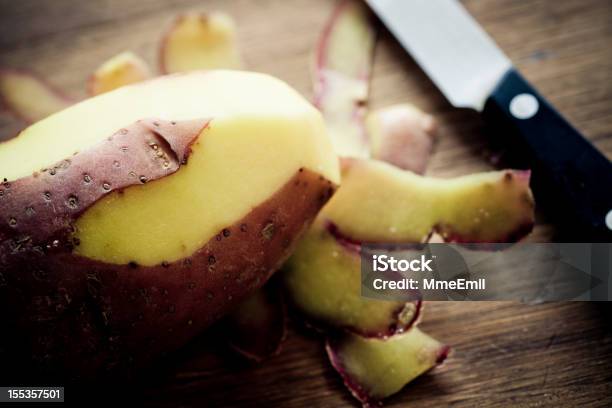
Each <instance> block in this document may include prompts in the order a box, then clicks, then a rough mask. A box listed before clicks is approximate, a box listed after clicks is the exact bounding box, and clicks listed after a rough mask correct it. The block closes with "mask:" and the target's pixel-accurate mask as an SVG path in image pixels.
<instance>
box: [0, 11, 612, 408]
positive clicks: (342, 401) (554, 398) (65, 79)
mask: <svg viewBox="0 0 612 408" xmlns="http://www.w3.org/2000/svg"><path fill="white" fill-rule="evenodd" d="M334 4H335V1H332V0H258V1H248V0H235V1H234V0H232V1H221V0H218V1H203V0H200V1H193V0H148V1H124V0H105V1H103V0H90V1H79V0H53V1H42V0H38V1H36V0H21V1H14V0H0V65H1V66H8V67H14V68H28V69H31V70H34V71H35V72H37V73H39V74H40V75H41V76H43V77H45V78H47V79H48V80H49V81H50V82H51V83H53V84H54V85H55V86H57V87H59V88H61V89H65V90H66V91H67V92H68V93H69V94H71V95H73V96H75V97H85V83H86V79H87V76H88V75H89V73H90V72H92V71H93V69H94V68H95V67H96V66H97V65H98V64H99V63H101V62H102V61H104V60H105V59H107V58H109V57H111V56H113V55H115V54H117V53H118V52H120V51H123V50H126V49H129V50H133V51H135V52H137V53H139V54H140V55H142V56H143V57H144V58H145V59H146V60H148V61H149V62H150V63H152V64H156V60H157V50H158V46H159V39H160V37H161V35H162V31H163V29H164V28H165V27H167V26H168V24H169V22H170V21H171V19H172V18H173V16H174V15H176V14H178V13H181V12H183V11H187V10H225V11H227V12H229V13H230V14H231V15H232V16H233V17H234V18H235V19H236V21H237V24H238V30H239V39H240V45H241V48H242V50H243V54H244V59H245V61H246V63H247V65H248V67H249V68H250V69H252V70H256V71H262V72H267V73H270V74H273V75H276V76H278V77H280V78H282V79H284V80H285V81H287V82H289V83H290V84H291V85H293V86H294V87H295V88H296V89H298V90H299V91H300V92H302V93H303V94H305V95H307V96H309V95H311V87H310V79H309V78H310V77H309V67H310V55H311V52H312V48H313V44H314V43H315V41H316V38H317V36H318V33H319V32H320V29H321V27H322V25H323V23H324V21H325V20H326V18H327V16H328V15H329V13H330V11H331V9H332V8H333V6H334ZM464 4H465V5H466V7H467V8H468V10H469V11H470V12H471V13H472V14H473V15H474V16H475V17H476V19H477V20H478V21H479V22H480V23H481V24H482V25H483V26H484V28H485V29H486V30H487V31H488V32H489V33H490V34H491V35H492V36H493V37H494V39H495V40H496V41H497V42H498V44H499V45H500V46H501V48H502V49H503V50H504V51H505V52H506V53H507V54H508V55H509V57H510V58H511V59H512V60H513V62H514V63H515V64H516V66H517V67H518V68H519V70H520V71H521V72H522V73H523V74H524V75H525V76H526V78H527V79H528V80H529V81H531V82H532V83H533V84H535V85H536V87H537V88H538V89H539V90H540V91H541V93H542V94H543V95H544V96H545V97H547V98H548V99H549V100H550V101H551V102H552V103H553V104H554V105H555V106H556V107H557V108H558V109H559V110H560V111H561V112H562V113H563V114H564V115H565V116H566V117H567V118H568V119H569V120H570V121H571V122H572V123H573V124H574V125H575V126H576V127H577V128H578V129H579V130H580V131H581V132H583V133H584V134H585V135H586V136H587V137H588V138H589V139H590V140H591V141H592V142H593V143H594V144H595V145H596V146H597V147H599V148H600V149H601V150H603V151H604V152H605V153H606V154H607V155H608V157H611V156H612V48H611V47H610V44H612V3H611V2H610V1H608V0H557V1H556V0H523V1H519V0H516V1H512V0H466V1H464ZM406 101H409V102H412V103H415V104H416V105H418V106H420V107H421V108H423V109H424V110H426V111H429V112H431V113H433V114H434V115H435V116H436V118H437V119H438V120H439V122H440V125H441V132H440V140H439V143H438V145H437V148H436V153H435V155H434V157H433V160H432V162H431V165H430V168H429V171H428V173H429V174H431V175H435V176H443V177H447V176H455V175H459V174H467V173H470V172H475V171H481V170H486V169H491V168H494V167H495V166H494V164H493V163H492V162H491V160H490V157H491V156H492V155H494V154H493V153H495V152H493V151H492V150H493V148H492V147H491V146H492V143H491V141H492V140H494V139H495V136H496V135H495V134H488V132H487V131H486V129H485V128H484V126H483V124H482V122H481V121H480V118H479V117H478V116H477V115H476V114H475V113H474V112H470V111H467V110H457V109H453V108H452V107H451V106H450V105H449V104H448V103H447V102H446V101H445V99H444V98H443V96H442V95H441V94H440V93H439V91H438V90H437V89H436V88H435V87H434V86H433V85H432V83H431V82H430V81H429V79H428V78H427V77H426V76H425V75H424V74H423V72H422V71H421V70H420V69H419V68H418V67H417V66H416V65H415V63H414V62H413V61H412V60H411V58H410V57H408V56H407V55H406V54H405V53H404V51H403V50H402V49H401V48H400V47H399V45H398V44H397V43H396V42H395V41H394V40H393V38H392V37H391V36H390V35H389V34H388V33H387V32H386V31H385V30H384V29H383V30H382V31H381V35H380V38H379V42H378V46H377V51H376V58H375V68H374V75H373V79H372V92H371V104H370V105H371V106H372V107H374V108H376V107H382V106H385V105H389V104H392V103H398V102H406ZM22 126H23V125H22V124H21V123H19V122H18V121H16V120H15V119H14V118H12V117H11V116H10V115H9V114H7V113H0V139H2V138H8V137H10V136H12V135H14V134H15V133H16V132H17V131H18V130H19V129H20V128H21V127H22ZM610 187H612V186H602V188H610ZM553 231H554V228H553V227H552V226H551V225H550V224H549V220H548V218H547V217H546V214H545V213H543V212H540V213H539V214H538V227H537V228H536V230H535V232H534V233H533V234H532V235H531V237H530V238H529V239H531V240H535V241H542V240H548V239H550V237H551V236H552V234H553ZM609 309H610V307H609V306H606V305H602V304H599V305H598V304H589V303H579V302H574V303H557V304H545V305H537V306H533V305H523V304H519V303H508V302H480V303H458V302H437V303H434V302H430V303H429V304H428V305H427V309H426V314H425V318H424V321H423V323H422V327H423V328H424V329H425V330H426V331H427V332H429V333H431V334H432V335H434V336H435V337H437V338H438V339H441V340H443V341H445V342H447V343H448V344H450V345H452V346H453V348H454V352H453V354H452V355H451V357H450V358H449V359H448V360H447V362H446V363H445V364H444V365H443V366H442V367H439V368H437V369H436V370H434V371H433V372H431V373H429V374H427V375H425V376H423V377H421V378H419V379H418V380H417V381H415V382H414V383H412V384H410V385H409V386H408V387H406V389H405V390H403V391H402V392H401V393H399V394H398V395H396V396H395V397H393V398H391V399H390V400H389V401H388V406H412V407H440V406H449V405H452V406H461V407H463V406H465V407H473V406H479V407H488V406H524V407H559V406H564V407H565V406H568V407H573V406H580V407H582V406H596V407H610V406H612V330H611V326H610V325H609V324H608V323H607V320H608V319H609ZM299 320H300V319H299V317H295V316H294V317H293V321H292V323H291V327H290V331H289V335H288V339H287V341H286V343H285V346H284V349H283V351H282V352H281V354H280V355H278V356H276V357H274V358H272V359H270V360H269V361H267V362H265V363H264V364H262V365H259V366H249V365H246V364H244V363H242V362H240V361H238V360H236V359H233V358H229V357H227V356H226V354H225V352H222V351H221V350H220V347H221V346H220V345H218V344H212V345H211V344H210V343H211V341H210V337H211V336H208V337H207V336H206V334H205V335H204V336H202V338H201V339H198V340H196V341H194V342H193V343H192V344H191V345H190V346H189V347H187V348H186V349H185V350H183V351H182V352H181V354H180V358H177V360H176V363H175V364H173V367H172V368H171V370H170V372H169V373H168V375H167V376H165V377H164V380H163V381H159V382H156V383H154V384H151V385H149V386H148V387H145V389H144V390H143V392H142V393H141V394H139V398H141V400H140V402H141V403H144V404H146V405H148V406H168V407H169V406H198V407H201V406H244V407H253V406H265V407H271V406H283V407H338V406H356V405H357V404H356V403H355V402H354V401H353V400H352V398H351V397H350V395H349V394H348V392H346V391H345V390H344V389H343V386H342V384H341V381H340V380H339V378H338V377H337V375H336V374H335V373H334V372H333V370H332V369H331V367H330V365H329V364H328V362H327V360H326V357H325V355H324V351H323V347H322V339H321V338H319V337H318V336H316V335H314V334H312V333H309V332H308V331H306V330H304V329H302V328H301V327H302V326H301V324H300V323H299ZM213 343H215V342H214V341H213ZM111 396H112V393H111Z"/></svg>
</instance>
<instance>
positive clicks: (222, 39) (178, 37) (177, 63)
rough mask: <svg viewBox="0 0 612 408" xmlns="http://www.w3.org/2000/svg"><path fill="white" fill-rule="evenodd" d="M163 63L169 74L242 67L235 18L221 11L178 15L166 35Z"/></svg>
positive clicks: (163, 41) (164, 38) (161, 62)
mask: <svg viewBox="0 0 612 408" xmlns="http://www.w3.org/2000/svg"><path fill="white" fill-rule="evenodd" d="M159 65H160V70H161V72H162V73H165V74H166V73H175V72H185V71H193V70H199V69H240V68H242V65H243V64H242V58H241V56H240V52H239V50H238V46H237V44H236V28H235V24H234V21H233V19H232V18H231V17H230V16H229V15H227V14H225V13H220V12H215V13H207V14H204V13H201V14H200V13H189V14H185V15H181V16H178V17H177V18H176V19H175V20H174V22H173V23H172V25H171V27H170V28H169V29H168V31H167V32H166V33H165V34H164V36H163V37H162V41H161V46H160V51H159Z"/></svg>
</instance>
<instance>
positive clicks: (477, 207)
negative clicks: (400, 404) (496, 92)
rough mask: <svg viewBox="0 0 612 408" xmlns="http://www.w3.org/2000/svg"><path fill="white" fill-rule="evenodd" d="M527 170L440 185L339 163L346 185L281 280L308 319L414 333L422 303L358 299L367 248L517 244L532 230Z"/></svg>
mask: <svg viewBox="0 0 612 408" xmlns="http://www.w3.org/2000/svg"><path fill="white" fill-rule="evenodd" d="M529 178H530V175H529V172H526V171H518V170H503V171H496V172H487V173H479V174H472V175H467V176H462V177H456V178H453V179H438V178H432V177H425V176H420V175H417V174H414V173H412V172H410V171H405V170H401V169H399V168H397V167H395V166H392V165H390V164H387V163H384V162H380V161H377V160H368V159H342V185H341V186H340V188H339V189H338V191H337V193H336V194H335V195H334V197H333V198H332V199H331V200H330V201H329V203H328V204H327V205H326V206H325V207H324V208H323V210H322V211H321V212H320V213H319V215H318V216H317V218H316V220H315V221H314V223H313V225H312V227H311V228H310V229H309V230H308V232H307V233H306V234H305V236H304V238H303V239H302V240H300V243H299V245H298V246H297V248H296V250H295V252H294V253H293V254H292V255H291V258H290V259H289V261H288V262H287V264H286V265H285V267H284V268H283V269H284V273H283V275H282V277H283V281H284V283H285V286H286V288H287V290H288V293H289V295H290V298H291V300H292V302H293V304H294V305H295V306H297V308H298V309H300V310H301V311H302V312H303V313H304V314H305V315H306V316H307V317H308V318H309V319H310V320H314V322H315V323H316V324H319V325H321V326H326V327H339V328H343V329H347V330H348V331H351V332H354V333H357V334H360V335H362V336H367V337H387V336H392V335H394V334H396V333H399V332H402V331H406V330H408V329H410V328H411V327H412V326H413V325H414V323H415V322H416V320H417V318H418V317H419V310H420V309H419V304H418V302H416V303H405V302H403V301H383V300H374V299H366V298H363V297H362V296H361V284H362V282H361V269H360V265H361V260H360V255H359V252H360V249H361V244H362V243H404V244H405V243H417V242H426V241H428V239H429V238H430V236H431V234H432V233H436V234H438V235H440V236H441V237H442V239H443V240H444V241H446V242H482V243H488V242H514V241H517V240H518V239H520V238H522V237H523V236H525V235H526V234H527V233H529V232H530V231H531V228H532V226H533V222H534V203H533V197H532V194H531V190H530V189H529Z"/></svg>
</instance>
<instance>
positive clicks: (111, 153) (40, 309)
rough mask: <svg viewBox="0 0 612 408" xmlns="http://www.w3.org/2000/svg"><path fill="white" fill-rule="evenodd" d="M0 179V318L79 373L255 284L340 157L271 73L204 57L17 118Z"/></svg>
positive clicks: (110, 366)
mask: <svg viewBox="0 0 612 408" xmlns="http://www.w3.org/2000/svg"><path fill="white" fill-rule="evenodd" d="M2 178H3V179H4V183H3V185H2V187H0V220H2V223H1V224H0V271H1V275H0V302H1V303H2V304H0V306H1V307H0V310H2V312H0V313H2V318H3V321H4V322H6V324H7V327H10V328H11V330H9V331H7V332H8V333H12V334H15V339H18V343H20V345H21V346H22V348H24V350H23V351H25V353H26V354H27V355H30V356H32V358H33V359H34V360H36V361H37V362H38V363H40V364H39V365H44V366H45V367H47V366H49V367H55V366H58V365H59V366H61V368H62V369H64V370H66V371H67V372H68V373H69V374H70V375H72V376H88V375H90V374H94V373H98V374H99V373H100V372H106V371H108V370H111V371H113V370H115V369H117V370H119V369H127V370H128V371H131V370H132V369H133V368H138V367H140V366H142V365H145V364H148V363H149V362H150V361H151V360H152V359H153V358H154V357H155V356H157V355H159V354H160V353H162V352H167V351H171V350H173V349H175V348H177V347H179V346H181V345H182V344H184V343H185V342H186V341H187V340H189V339H190V338H191V337H193V336H194V335H195V334H197V333H199V332H201V331H202V329H203V328H205V327H206V326H208V325H209V324H210V323H212V322H213V321H214V320H216V319H218V318H219V317H220V316H221V315H223V314H224V313H225V312H226V311H228V310H230V309H231V308H232V307H233V306H235V305H236V304H237V303H238V302H239V301H240V300H241V299H242V298H244V297H245V296H246V295H247V294H248V293H250V292H251V291H253V290H254V289H255V288H258V287H260V286H261V285H263V283H264V282H265V281H266V280H267V279H268V278H269V276H270V275H271V273H272V272H273V271H274V270H275V269H276V268H278V267H279V266H280V264H281V263H282V262H283V261H284V259H285V258H286V257H287V256H288V254H289V250H290V249H291V247H292V246H293V244H294V243H295V241H296V239H297V238H298V237H299V236H300V235H301V233H302V231H303V230H304V229H305V228H306V226H307V225H308V223H309V222H310V221H311V220H312V218H313V217H314V216H315V215H316V213H317V212H318V210H319V209H320V208H321V206H322V205H323V204H324V203H325V202H326V201H327V200H328V199H329V197H330V196H331V194H332V193H333V191H334V189H335V186H336V184H337V183H338V181H339V169H338V163H337V158H336V156H335V154H334V153H333V149H332V147H331V143H330V141H329V139H328V137H327V134H326V132H325V125H324V123H323V120H322V118H321V116H320V114H319V113H318V111H317V110H316V109H315V108H313V107H312V106H311V105H310V104H309V103H308V102H306V101H305V100H304V99H303V98H302V97H301V96H299V95H298V94H297V93H296V92H295V91H293V90H292V89H291V88H290V87H288V86H287V85H286V84H284V83H283V82H281V81H279V80H276V79H274V78H271V77H269V76H266V75H262V74H255V73H248V72H237V71H207V72H193V73H190V74H183V75H175V76H168V77H162V78H159V79H155V80H152V81H148V82H144V83H140V84H135V85H130V86H126V87H122V88H119V89H117V90H114V91H111V92H108V93H105V94H102V95H99V96H96V97H94V98H91V99H88V100H85V101H83V102H81V103H79V104H77V105H74V106H72V107H70V108H68V109H66V110H63V111H61V112H59V113H56V114H54V115H52V116H50V117H48V118H47V119H45V120H42V121H40V122H38V123H36V124H34V125H32V126H30V127H29V128H27V129H26V130H24V131H23V132H22V133H21V134H20V135H19V136H18V137H17V138H15V139H12V140H10V141H8V142H5V143H2V144H0V179H2ZM19 339H21V340H19ZM23 339H27V341H26V342H24V341H23ZM43 363H44V364H43Z"/></svg>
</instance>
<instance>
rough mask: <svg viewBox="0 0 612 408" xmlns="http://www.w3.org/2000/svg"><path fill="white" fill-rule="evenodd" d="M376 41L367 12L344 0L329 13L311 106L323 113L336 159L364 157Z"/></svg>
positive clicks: (319, 48)
mask: <svg viewBox="0 0 612 408" xmlns="http://www.w3.org/2000/svg"><path fill="white" fill-rule="evenodd" d="M375 39H376V30H375V29H374V28H373V27H372V25H371V24H370V22H369V12H368V10H367V8H366V7H365V6H364V5H363V4H361V3H360V2H357V1H353V0H345V1H343V2H341V3H340V4H339V5H338V6H337V8H336V9H335V10H334V12H333V14H332V16H331V17H330V19H329V21H328V22H327V24H326V26H325V28H324V30H323V33H322V34H321V37H320V38H319V41H318V43H317V46H316V52H315V56H314V67H313V75H312V76H313V85H314V100H313V103H314V105H315V106H316V107H317V108H318V109H319V110H321V112H322V113H323V116H324V117H325V120H326V123H327V125H328V129H329V133H330V136H331V138H332V143H333V144H334V148H335V150H336V153H338V154H339V155H341V156H353V157H369V141H368V138H367V134H366V130H365V124H364V120H365V112H366V108H365V104H366V100H367V97H368V88H369V79H370V73H371V69H372V58H373V55H374V45H375Z"/></svg>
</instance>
